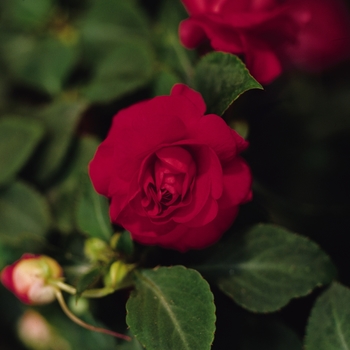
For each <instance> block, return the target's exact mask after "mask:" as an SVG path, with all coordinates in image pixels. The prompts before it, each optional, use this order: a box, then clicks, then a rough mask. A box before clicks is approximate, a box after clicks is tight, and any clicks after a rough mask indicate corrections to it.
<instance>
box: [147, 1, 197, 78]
mask: <svg viewBox="0 0 350 350" xmlns="http://www.w3.org/2000/svg"><path fill="white" fill-rule="evenodd" d="M160 5H161V6H160V9H159V15H158V19H157V22H156V26H155V28H154V34H153V36H154V37H155V40H154V43H155V46H156V49H157V54H158V59H159V61H160V63H161V67H162V68H163V69H165V70H166V71H168V72H169V73H171V74H173V75H174V76H176V77H177V76H178V77H180V78H181V80H182V81H181V82H185V83H189V81H190V80H191V79H192V77H193V66H194V62H196V61H197V59H198V56H197V52H196V51H195V50H187V49H186V48H185V47H184V46H183V45H182V44H181V42H180V39H179V33H178V31H179V24H180V22H181V21H182V20H183V19H185V18H187V17H188V14H187V13H186V10H185V8H184V6H183V5H182V4H181V2H180V1H175V2H174V1H172V0H164V1H162V2H161V4H160Z"/></svg>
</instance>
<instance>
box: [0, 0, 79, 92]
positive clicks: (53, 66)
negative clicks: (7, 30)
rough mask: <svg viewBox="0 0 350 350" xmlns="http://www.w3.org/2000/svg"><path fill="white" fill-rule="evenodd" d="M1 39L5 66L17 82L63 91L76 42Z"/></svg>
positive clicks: (22, 37) (21, 36) (27, 37)
mask: <svg viewBox="0 0 350 350" xmlns="http://www.w3.org/2000/svg"><path fill="white" fill-rule="evenodd" d="M24 2H26V1H24ZM0 40H1V41H2V43H1V46H0V48H1V53H2V55H3V58H4V61H5V66H6V68H7V69H8V70H9V71H10V72H11V73H12V75H13V76H14V77H15V78H16V79H17V80H18V81H19V82H21V83H24V84H28V85H31V86H33V87H35V88H37V89H41V90H43V91H45V92H47V93H49V94H51V95H54V94H57V93H59V92H60V91H61V90H62V87H63V84H64V82H65V79H66V78H67V76H68V74H69V73H70V72H71V70H72V68H73V65H74V64H75V62H76V59H77V54H78V51H77V47H76V46H75V45H73V44H67V43H64V42H62V41H60V40H59V39H56V38H54V37H38V36H31V35H25V34H19V35H13V34H9V35H2V36H1V38H0Z"/></svg>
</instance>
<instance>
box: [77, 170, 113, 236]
mask: <svg viewBox="0 0 350 350" xmlns="http://www.w3.org/2000/svg"><path fill="white" fill-rule="evenodd" d="M81 186H82V187H81V188H82V193H81V196H80V197H79V199H78V203H77V214H76V222H77V226H78V228H79V229H80V231H82V232H83V233H86V234H87V235H89V236H90V237H96V238H100V239H102V240H105V241H109V239H110V238H111V236H112V234H113V229H112V225H111V221H110V218H109V203H108V200H107V198H106V197H103V196H100V195H99V194H98V193H97V192H96V191H95V189H94V188H93V186H92V184H91V181H90V179H89V177H88V175H87V174H86V175H83V176H82V178H81Z"/></svg>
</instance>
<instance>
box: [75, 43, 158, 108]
mask: <svg viewBox="0 0 350 350" xmlns="http://www.w3.org/2000/svg"><path fill="white" fill-rule="evenodd" d="M153 61H154V57H153V52H152V50H151V48H150V46H149V45H148V44H147V43H146V42H144V41H141V40H133V41H128V42H126V43H122V44H120V45H118V46H117V47H116V48H115V49H114V50H113V51H111V52H110V53H109V54H108V55H107V56H106V57H105V58H104V59H103V60H101V62H100V63H99V65H98V66H97V67H96V71H95V74H94V75H93V77H92V79H91V81H90V82H89V83H88V85H87V86H84V87H82V88H81V90H80V93H81V94H82V96H84V97H85V98H87V99H88V100H89V101H90V102H109V101H111V100H113V99H116V98H120V97H122V96H123V95H125V94H128V93H131V92H133V91H135V90H136V89H139V88H141V87H142V86H144V85H145V84H146V83H148V82H149V81H150V79H151V78H152V75H153Z"/></svg>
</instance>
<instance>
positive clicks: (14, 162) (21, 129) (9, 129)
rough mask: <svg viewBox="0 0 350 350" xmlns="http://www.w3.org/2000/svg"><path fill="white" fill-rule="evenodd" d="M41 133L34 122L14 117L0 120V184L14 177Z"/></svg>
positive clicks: (37, 124)
mask: <svg viewBox="0 0 350 350" xmlns="http://www.w3.org/2000/svg"><path fill="white" fill-rule="evenodd" d="M43 133H44V129H43V127H42V126H41V125H40V123H38V122H36V121H35V120H31V119H28V118H19V117H14V116H11V117H10V116H7V117H4V118H1V119H0V169H1V172H0V184H3V183H5V182H8V181H10V180H12V179H13V178H14V177H15V176H16V174H17V173H18V171H19V170H21V168H22V167H23V166H24V165H25V164H26V162H27V161H28V159H29V157H30V156H31V155H32V152H33V151H34V149H35V147H36V146H37V145H38V142H39V141H40V139H41V138H42V136H43Z"/></svg>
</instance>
